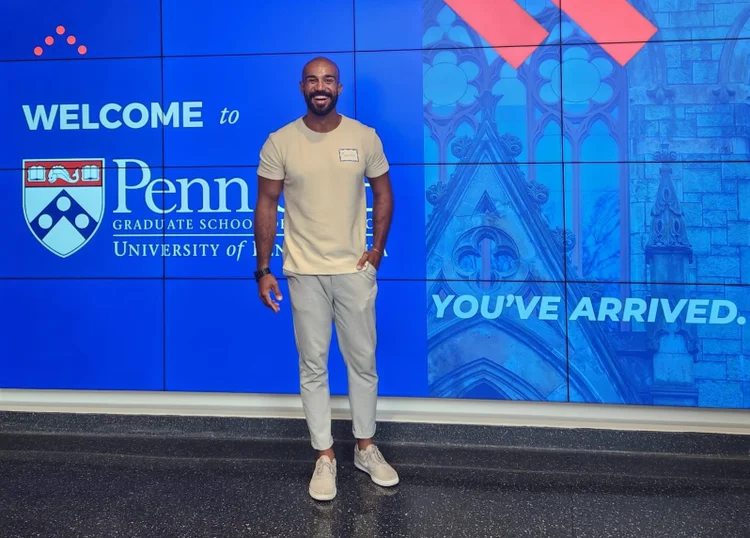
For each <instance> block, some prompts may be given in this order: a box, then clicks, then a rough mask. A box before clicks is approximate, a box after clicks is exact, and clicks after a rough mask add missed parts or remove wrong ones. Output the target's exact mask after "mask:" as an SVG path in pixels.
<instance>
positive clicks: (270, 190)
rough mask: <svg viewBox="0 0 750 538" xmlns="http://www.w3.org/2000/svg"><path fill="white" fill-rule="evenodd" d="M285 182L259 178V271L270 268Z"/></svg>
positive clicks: (256, 209) (257, 226)
mask: <svg viewBox="0 0 750 538" xmlns="http://www.w3.org/2000/svg"><path fill="white" fill-rule="evenodd" d="M283 186H284V182H283V181H279V180H274V179H268V178H265V177H263V176H260V175H259V176H258V201H257V202H256V204H255V221H254V223H253V226H254V227H255V248H256V250H257V262H258V266H257V269H263V268H264V267H268V266H269V265H270V263H271V252H272V251H273V246H274V243H275V242H276V218H277V215H278V214H277V211H278V206H279V198H280V197H281V190H282V188H283Z"/></svg>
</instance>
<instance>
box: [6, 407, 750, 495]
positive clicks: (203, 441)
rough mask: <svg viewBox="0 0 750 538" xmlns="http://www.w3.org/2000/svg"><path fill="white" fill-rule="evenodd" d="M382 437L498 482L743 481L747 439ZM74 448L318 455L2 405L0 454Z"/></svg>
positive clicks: (216, 423) (476, 433) (236, 438)
mask: <svg viewBox="0 0 750 538" xmlns="http://www.w3.org/2000/svg"><path fill="white" fill-rule="evenodd" d="M333 433H334V438H335V439H336V447H337V454H338V455H339V458H341V460H342V461H346V460H350V459H351V457H352V454H351V451H352V450H353V448H354V441H353V439H352V435H351V422H349V421H343V420H337V421H334V426H333ZM377 442H378V444H379V445H380V446H381V448H382V449H383V451H384V453H386V455H387V457H388V458H389V461H391V462H392V463H393V464H394V465H398V466H399V467H401V468H409V469H411V471H410V472H414V473H418V472H419V469H420V468H441V469H443V470H445V473H446V474H445V475H444V476H446V477H447V476H453V475H455V476H454V479H456V480H458V479H459V477H460V476H471V477H473V480H484V481H489V483H492V484H493V485H494V486H499V485H502V484H509V483H514V484H517V483H518V481H519V480H520V481H522V482H524V483H525V484H526V485H528V486H529V487H533V486H534V484H537V483H538V484H539V485H542V484H544V485H547V486H549V487H553V486H559V487H571V486H578V487H581V488H588V487H599V488H601V487H607V488H610V489H611V488H618V487H623V488H627V487H630V484H631V483H632V482H634V481H635V482H638V483H639V484H641V485H645V484H651V486H650V487H653V488H657V487H659V488H670V487H677V488H680V487H682V485H681V484H690V487H700V488H702V489H704V488H710V487H720V488H722V489H726V488H731V489H735V488H739V489H743V490H744V489H750V436H741V435H714V434H696V433H658V432H637V431H617V430H594V429H563V428H536V427H534V428H532V427H528V428H527V427H492V426H467V425H443V424H422V423H395V422H384V423H380V424H379V425H378V433H377ZM72 454H75V455H76V457H77V458H79V459H81V458H83V459H85V460H87V461H90V462H92V463H95V462H100V463H102V464H108V465H112V464H114V465H128V464H129V463H128V462H129V461H132V460H134V459H138V460H139V461H140V462H141V463H142V462H143V460H144V458H145V459H149V458H150V459H153V460H154V461H159V462H160V465H163V464H170V463H169V462H170V461H171V462H172V463H171V464H175V465H179V464H180V461H184V460H185V459H189V460H191V461H193V462H195V461H196V460H200V461H201V462H202V465H206V466H210V465H225V464H227V463H228V462H231V464H232V465H236V466H239V467H242V466H243V465H246V464H251V463H252V462H258V461H261V460H262V461H265V462H266V463H267V464H273V462H285V463H291V462H298V463H299V464H300V465H304V466H307V465H309V464H310V462H311V461H312V460H313V458H314V451H313V450H312V448H311V447H310V443H309V437H308V432H307V427H306V424H305V422H304V421H303V420H299V419H254V418H230V417H195V416H164V415H158V416H154V415H114V414H68V413H27V412H0V458H4V459H12V460H16V461H20V460H30V459H33V460H34V461H49V462H60V461H65V460H66V459H68V458H69V457H70V456H71V455H72ZM451 473H452V474H451Z"/></svg>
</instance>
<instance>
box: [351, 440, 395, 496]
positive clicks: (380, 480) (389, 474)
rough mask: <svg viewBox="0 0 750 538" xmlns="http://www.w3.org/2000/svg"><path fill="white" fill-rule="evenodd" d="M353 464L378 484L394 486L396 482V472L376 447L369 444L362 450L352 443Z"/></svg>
mask: <svg viewBox="0 0 750 538" xmlns="http://www.w3.org/2000/svg"><path fill="white" fill-rule="evenodd" d="M354 466H355V467H356V468H357V469H359V470H360V471H364V472H366V473H367V474H369V475H370V478H371V479H372V481H373V482H375V483H376V484H377V485H378V486H384V487H389V486H395V485H396V484H398V473H397V472H396V470H395V469H394V468H393V467H391V466H390V465H389V464H388V462H387V461H385V458H384V457H383V454H381V453H380V450H378V447H377V446H375V445H370V446H368V447H367V448H366V449H364V450H360V449H359V445H354Z"/></svg>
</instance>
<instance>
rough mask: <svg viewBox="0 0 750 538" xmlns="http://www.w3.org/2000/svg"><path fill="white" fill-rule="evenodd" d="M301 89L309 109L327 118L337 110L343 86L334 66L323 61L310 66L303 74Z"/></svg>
mask: <svg viewBox="0 0 750 538" xmlns="http://www.w3.org/2000/svg"><path fill="white" fill-rule="evenodd" d="M301 87H302V94H303V95H304V96H305V102H306V103H307V108H308V109H309V110H310V112H312V113H313V114H315V115H317V116H325V115H326V114H328V113H329V112H331V111H332V110H333V109H334V108H336V102H337V101H338V99H339V93H340V92H341V84H340V83H339V74H338V72H337V69H336V67H335V66H334V65H332V64H330V63H328V62H323V61H321V62H315V63H313V64H311V65H309V66H308V67H307V69H305V72H304V74H303V78H302V83H301Z"/></svg>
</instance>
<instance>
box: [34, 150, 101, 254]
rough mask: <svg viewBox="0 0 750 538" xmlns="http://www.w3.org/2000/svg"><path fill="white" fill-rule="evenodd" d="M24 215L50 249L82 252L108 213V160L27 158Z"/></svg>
mask: <svg viewBox="0 0 750 538" xmlns="http://www.w3.org/2000/svg"><path fill="white" fill-rule="evenodd" d="M23 214H24V217H25V219H26V224H28V226H29V230H31V233H32V234H33V235H34V237H36V239H37V241H39V242H40V243H41V244H42V245H43V246H44V247H45V248H47V250H49V251H50V252H52V253H53V254H56V255H57V256H59V257H61V258H67V257H68V256H70V255H71V254H74V253H76V252H78V251H79V250H80V249H81V248H83V247H84V245H86V243H88V242H89V241H90V240H91V238H92V237H93V236H94V234H95V233H96V231H97V230H98V229H99V225H100V224H101V221H102V217H103V216H104V159H28V160H24V161H23Z"/></svg>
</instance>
